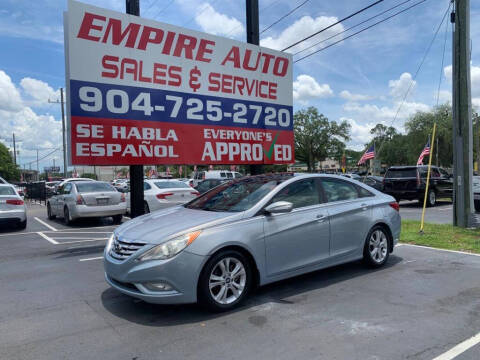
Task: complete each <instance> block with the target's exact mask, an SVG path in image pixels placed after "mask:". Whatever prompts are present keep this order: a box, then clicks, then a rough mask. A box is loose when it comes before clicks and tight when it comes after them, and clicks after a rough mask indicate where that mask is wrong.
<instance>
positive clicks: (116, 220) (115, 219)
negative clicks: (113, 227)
mask: <svg viewBox="0 0 480 360" xmlns="http://www.w3.org/2000/svg"><path fill="white" fill-rule="evenodd" d="M122 218H123V215H114V216H112V219H113V223H114V224H121V222H122Z"/></svg>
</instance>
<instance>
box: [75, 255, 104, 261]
mask: <svg viewBox="0 0 480 360" xmlns="http://www.w3.org/2000/svg"><path fill="white" fill-rule="evenodd" d="M100 259H103V256H97V257H93V258H85V259H79V260H78V261H90V260H100Z"/></svg>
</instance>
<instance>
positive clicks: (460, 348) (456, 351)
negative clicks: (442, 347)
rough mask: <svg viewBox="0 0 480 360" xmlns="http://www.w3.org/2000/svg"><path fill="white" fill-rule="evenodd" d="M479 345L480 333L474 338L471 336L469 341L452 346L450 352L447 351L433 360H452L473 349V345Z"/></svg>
mask: <svg viewBox="0 0 480 360" xmlns="http://www.w3.org/2000/svg"><path fill="white" fill-rule="evenodd" d="M479 343H480V333H478V334H477V335H475V336H472V337H471V338H470V339H467V340H465V341H464V342H462V343H460V344H458V345H457V346H454V347H453V348H451V349H450V350H448V351H447V352H446V353H443V354H441V355H439V356H437V357H436V358H435V359H433V360H452V359H454V358H456V357H457V356H458V355H460V354H462V353H464V352H465V351H467V350H468V349H470V348H472V347H474V346H475V345H477V344H479Z"/></svg>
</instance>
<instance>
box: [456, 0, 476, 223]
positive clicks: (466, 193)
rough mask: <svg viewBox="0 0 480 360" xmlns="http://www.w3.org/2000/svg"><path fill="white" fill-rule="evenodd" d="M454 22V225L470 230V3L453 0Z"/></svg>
mask: <svg viewBox="0 0 480 360" xmlns="http://www.w3.org/2000/svg"><path fill="white" fill-rule="evenodd" d="M453 21H454V23H455V26H454V31H453V61H452V63H453V81H452V87H453V89H452V90H453V91H452V92H453V101H452V108H453V175H454V209H453V224H454V225H456V226H460V227H469V226H471V224H473V207H472V205H473V194H472V172H473V169H472V165H473V154H472V148H473V139H472V121H471V120H472V119H471V116H472V111H471V109H472V103H471V93H470V0H455V16H454V17H453Z"/></svg>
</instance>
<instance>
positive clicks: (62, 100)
mask: <svg viewBox="0 0 480 360" xmlns="http://www.w3.org/2000/svg"><path fill="white" fill-rule="evenodd" d="M48 102H49V103H53V104H60V106H61V108H62V140H63V177H64V178H67V140H66V138H65V136H66V134H65V109H64V104H65V102H64V99H63V88H60V101H58V100H56V101H50V100H48Z"/></svg>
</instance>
